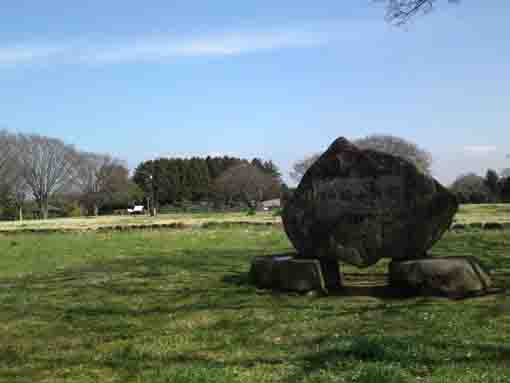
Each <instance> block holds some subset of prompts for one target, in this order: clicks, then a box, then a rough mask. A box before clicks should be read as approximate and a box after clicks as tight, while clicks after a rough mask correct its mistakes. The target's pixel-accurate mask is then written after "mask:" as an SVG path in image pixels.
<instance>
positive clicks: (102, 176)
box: [0, 130, 283, 219]
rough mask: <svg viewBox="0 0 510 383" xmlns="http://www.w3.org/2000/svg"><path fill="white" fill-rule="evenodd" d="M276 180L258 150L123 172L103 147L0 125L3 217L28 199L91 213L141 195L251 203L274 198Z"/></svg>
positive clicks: (41, 206)
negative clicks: (97, 149) (90, 148)
mask: <svg viewBox="0 0 510 383" xmlns="http://www.w3.org/2000/svg"><path fill="white" fill-rule="evenodd" d="M282 186H283V182H282V180H281V174H280V172H279V170H278V168H277V166H276V165H275V164H274V163H273V162H272V161H270V160H269V161H265V160H262V159H260V158H254V159H252V160H251V161H250V160H247V159H242V158H236V157H229V156H223V157H211V156H208V157H206V158H200V157H192V158H158V159H156V160H151V161H144V162H142V163H140V164H139V165H138V166H137V167H136V169H135V171H134V174H133V176H132V177H130V172H129V169H128V167H127V165H126V163H125V162H124V161H122V160H120V159H118V158H114V157H112V156H111V155H109V154H100V153H90V152H85V151H80V150H78V149H77V148H75V147H74V146H73V145H69V144H66V143H65V142H63V141H62V140H59V139H56V138H51V137H45V136H41V135H36V134H18V133H16V134H14V133H10V132H8V131H5V130H3V131H0V215H1V216H2V218H12V217H14V216H17V217H19V219H22V218H23V212H24V208H25V211H26V210H27V208H28V207H33V208H32V209H30V210H31V211H32V213H33V214H34V215H37V216H38V217H41V218H47V217H48V216H49V214H50V213H51V211H52V210H57V211H60V215H70V214H71V211H74V213H73V214H74V215H98V214H99V213H108V212H112V211H113V210H115V209H119V210H120V209H126V208H127V207H128V206H129V205H133V204H142V203H144V202H145V203H146V204H147V205H148V204H149V203H151V204H155V206H163V205H172V204H179V203H182V202H184V201H190V202H204V201H207V202H211V201H213V202H214V203H215V204H216V205H229V206H235V205H238V206H239V205H240V204H244V205H246V206H254V205H256V204H257V203H258V202H260V201H262V200H263V199H270V198H278V197H279V195H280V191H281V188H282ZM76 210H77V211H76Z"/></svg>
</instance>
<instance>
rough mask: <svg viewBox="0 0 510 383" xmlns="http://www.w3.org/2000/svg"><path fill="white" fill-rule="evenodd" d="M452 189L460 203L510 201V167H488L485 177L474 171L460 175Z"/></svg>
mask: <svg viewBox="0 0 510 383" xmlns="http://www.w3.org/2000/svg"><path fill="white" fill-rule="evenodd" d="M450 189H451V190H452V191H453V192H454V193H455V195H456V196H457V199H458V200H459V202H460V203H510V169H503V170H501V171H500V172H499V173H498V172H497V171H496V170H493V169H488V170H487V173H486V174H485V177H482V176H479V175H477V174H474V173H468V174H464V175H461V176H459V177H458V178H457V179H456V180H455V181H454V182H453V184H452V185H451V187H450Z"/></svg>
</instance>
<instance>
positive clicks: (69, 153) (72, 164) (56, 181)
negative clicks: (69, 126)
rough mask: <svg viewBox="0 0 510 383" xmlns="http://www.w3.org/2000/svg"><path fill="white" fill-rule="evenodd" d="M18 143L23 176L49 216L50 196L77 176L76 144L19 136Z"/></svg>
mask: <svg viewBox="0 0 510 383" xmlns="http://www.w3.org/2000/svg"><path fill="white" fill-rule="evenodd" d="M18 142H19V148H20V149H19V150H20V151H19V161H20V168H21V172H22V175H23V178H24V180H25V182H26V185H27V187H28V188H29V190H30V192H31V193H32V195H33V197H34V199H35V201H36V202H37V205H38V207H39V209H40V211H41V213H42V216H43V218H44V219H46V218H48V200H49V198H50V197H52V196H53V195H55V194H56V193H59V192H61V191H63V190H64V189H65V188H67V187H69V186H71V184H72V182H73V181H74V179H75V178H76V171H77V165H78V159H79V156H78V154H77V152H76V150H75V149H74V147H73V146H71V145H67V144H65V143H64V142H62V141H61V140H58V139H55V138H49V137H44V136H39V135H20V136H19V140H18Z"/></svg>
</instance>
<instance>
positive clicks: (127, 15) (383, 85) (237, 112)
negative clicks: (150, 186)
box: [0, 0, 510, 183]
mask: <svg viewBox="0 0 510 383" xmlns="http://www.w3.org/2000/svg"><path fill="white" fill-rule="evenodd" d="M275 3H276V4H275ZM509 15H510V2H508V1H506V0H493V1H491V2H483V1H463V2H461V4H460V5H457V6H452V5H448V4H447V3H446V1H444V2H441V1H439V2H438V9H437V10H436V11H435V12H433V13H432V14H430V15H428V16H426V17H421V18H419V19H417V20H415V21H414V22H413V23H412V24H411V25H409V26H408V27H406V28H405V29H402V28H400V29H399V28H394V27H391V26H389V25H388V24H387V23H385V21H384V10H383V9H382V8H381V5H376V4H373V3H371V1H370V0H362V1H338V0H331V1H329V0H324V1H321V2H320V3H319V2H311V1H289V0H280V1H278V2H275V1H266V0H257V1H251V2H244V1H243V2H240V1H222V0H217V1H214V2H213V1H209V2H205V1H193V0H187V1H170V0H164V1H163V0H152V1H147V2H141V1H137V2H135V1H126V0H124V1H118V0H110V1H108V2H105V1H99V0H88V1H86V2H80V3H79V2H69V1H63V0H61V1H56V0H54V1H51V0H47V1H44V2H40V1H35V0H33V1H28V0H27V1H24V0H16V1H15V0H3V1H2V5H1V6H0V21H1V23H0V128H7V129H9V130H13V131H20V132H35V133H39V134H44V135H49V136H54V137H59V138H61V139H63V140H64V141H66V142H69V143H72V144H75V145H76V146H77V147H78V148H80V149H83V150H88V151H97V152H108V153H112V154H113V155H115V156H118V157H119V158H122V159H125V160H126V161H127V162H128V164H129V165H130V166H131V167H134V166H136V165H137V164H138V163H139V162H140V161H142V160H144V159H149V158H151V157H154V156H169V155H173V156H190V155H207V154H229V155H236V156H241V157H253V156H260V157H263V158H266V159H273V160H274V161H275V162H276V163H277V164H278V165H279V166H280V167H281V169H282V171H283V172H284V173H285V174H287V173H288V170H289V168H290V166H291V164H292V162H293V161H295V160H297V159H299V158H302V157H303V156H305V155H307V154H310V153H313V152H317V151H321V150H323V149H325V148H326V147H327V146H328V144H329V143H330V142H331V141H332V140H333V139H334V138H336V137H338V136H346V137H348V138H357V137H361V136H364V135H367V134H372V133H389V134H394V135H397V136H401V137H404V138H406V139H409V140H412V141H414V142H416V143H418V144H419V145H420V146H422V147H424V148H426V149H427V150H429V151H431V152H432V154H433V156H434V168H433V169H434V175H435V176H436V177H438V178H439V179H440V180H441V181H443V182H445V183H449V182H451V181H452V180H453V179H454V178H455V176H456V175H458V174H459V173H465V172H468V171H475V172H478V173H483V172H484V171H485V170H486V169H487V168H488V167H491V168H495V169H497V170H499V169H501V168H503V167H510V158H506V154H507V153H510V144H509V143H510V142H509V140H510V126H509V123H508V121H509V120H510V107H509V100H510V98H509V89H510V74H509V68H510V24H509V23H508V20H507V19H508V16H509Z"/></svg>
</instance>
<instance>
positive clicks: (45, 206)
mask: <svg viewBox="0 0 510 383" xmlns="http://www.w3.org/2000/svg"><path fill="white" fill-rule="evenodd" d="M48 210H49V208H48V202H47V201H45V202H43V206H42V215H43V219H48Z"/></svg>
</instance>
